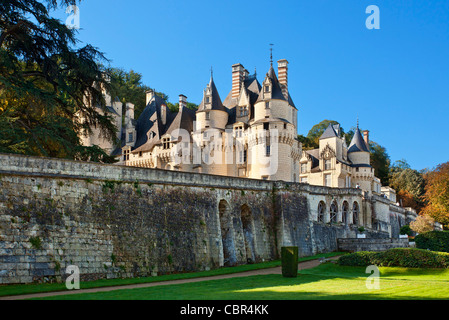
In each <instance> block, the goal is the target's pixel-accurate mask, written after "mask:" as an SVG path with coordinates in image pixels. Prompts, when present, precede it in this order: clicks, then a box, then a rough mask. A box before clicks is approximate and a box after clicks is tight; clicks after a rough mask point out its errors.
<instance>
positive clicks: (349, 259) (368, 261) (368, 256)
mask: <svg viewBox="0 0 449 320" xmlns="http://www.w3.org/2000/svg"><path fill="white" fill-rule="evenodd" d="M376 255H378V253H377V252H370V251H360V252H356V253H351V254H346V255H344V256H341V257H340V258H339V259H338V264H339V265H341V266H354V267H366V266H369V265H372V264H373V263H372V261H373V260H374V259H375V257H376Z"/></svg>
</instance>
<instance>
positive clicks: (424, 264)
mask: <svg viewBox="0 0 449 320" xmlns="http://www.w3.org/2000/svg"><path fill="white" fill-rule="evenodd" d="M338 263H339V264H340V265H344V266H359V267H366V266H369V265H377V266H381V267H404V268H449V253H445V252H435V251H429V250H422V249H415V248H397V249H390V250H387V251H383V252H370V251H362V252H356V253H351V254H348V255H345V256H342V257H340V259H339V260H338Z"/></svg>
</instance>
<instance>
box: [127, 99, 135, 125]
mask: <svg viewBox="0 0 449 320" xmlns="http://www.w3.org/2000/svg"><path fill="white" fill-rule="evenodd" d="M125 119H126V122H128V121H129V120H132V119H134V105H133V104H132V103H131V102H127V103H126V111H125Z"/></svg>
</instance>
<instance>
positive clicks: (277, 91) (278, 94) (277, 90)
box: [257, 65, 287, 101]
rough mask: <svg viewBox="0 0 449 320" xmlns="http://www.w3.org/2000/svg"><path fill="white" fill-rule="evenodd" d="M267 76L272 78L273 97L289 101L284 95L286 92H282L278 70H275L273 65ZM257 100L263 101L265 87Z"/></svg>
mask: <svg viewBox="0 0 449 320" xmlns="http://www.w3.org/2000/svg"><path fill="white" fill-rule="evenodd" d="M266 77H267V78H270V79H271V83H272V89H271V98H272V99H278V100H284V101H287V99H285V97H284V94H283V93H282V89H281V85H280V83H279V80H278V78H277V77H276V72H274V69H273V65H272V66H271V67H270V70H269V71H268V73H267V75H266ZM257 101H263V88H262V90H260V93H259V97H258V99H257Z"/></svg>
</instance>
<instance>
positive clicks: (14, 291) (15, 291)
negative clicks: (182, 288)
mask: <svg viewBox="0 0 449 320" xmlns="http://www.w3.org/2000/svg"><path fill="white" fill-rule="evenodd" d="M341 254H343V253H341V252H332V253H323V254H318V255H315V256H310V257H303V258H299V259H298V261H299V262H303V261H309V260H315V259H318V258H328V257H333V256H337V255H341ZM279 266H281V261H279V260H276V261H270V262H263V263H256V264H247V265H241V266H237V267H228V268H220V269H215V270H210V271H202V272H192V273H181V274H171V275H163V276H159V277H141V278H128V279H108V280H96V281H89V282H81V283H80V287H81V289H91V288H103V287H113V286H125V285H132V284H142V283H153V282H160V281H170V280H181V279H192V278H201V277H210V276H217V275H223V274H232V273H238V272H245V271H251V270H258V269H267V268H274V267H279ZM65 290H67V289H66V286H65V283H49V284H26V285H0V297H4V296H15V295H24V294H33V293H44V292H54V291H65Z"/></svg>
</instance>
